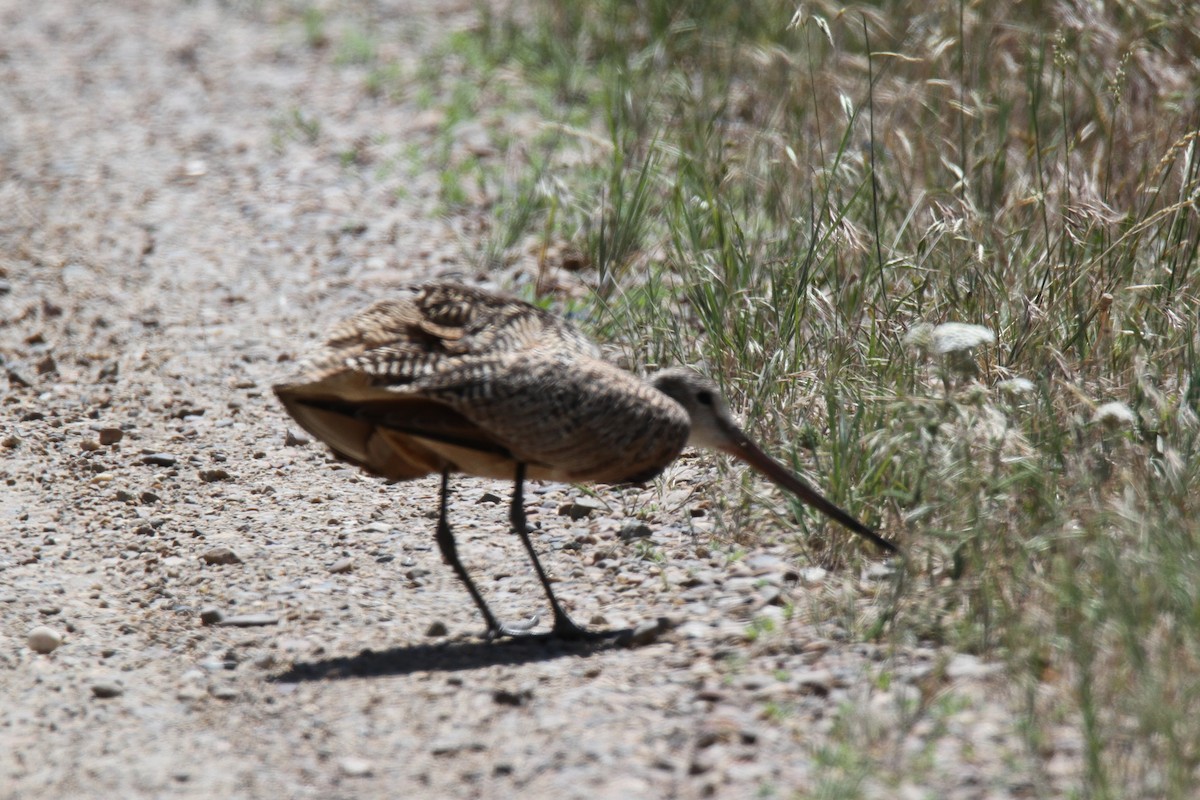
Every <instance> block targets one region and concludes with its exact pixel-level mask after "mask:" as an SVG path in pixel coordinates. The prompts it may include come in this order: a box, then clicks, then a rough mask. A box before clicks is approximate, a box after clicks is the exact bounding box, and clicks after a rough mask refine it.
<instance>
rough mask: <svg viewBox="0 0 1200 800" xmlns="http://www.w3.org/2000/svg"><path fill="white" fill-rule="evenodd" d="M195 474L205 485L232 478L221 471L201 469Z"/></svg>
mask: <svg viewBox="0 0 1200 800" xmlns="http://www.w3.org/2000/svg"><path fill="white" fill-rule="evenodd" d="M196 474H197V475H199V476H200V480H202V481H204V482H205V483H216V482H217V481H227V480H231V479H232V478H233V476H232V475H230V474H229V473H228V472H226V471H225V470H223V469H202V470H200V471H199V472H198V473H196Z"/></svg>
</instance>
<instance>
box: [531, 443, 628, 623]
mask: <svg viewBox="0 0 1200 800" xmlns="http://www.w3.org/2000/svg"><path fill="white" fill-rule="evenodd" d="M509 518H510V519H511V520H512V525H513V529H514V530H515V531H516V532H517V535H518V536H520V537H521V543H522V544H524V545H525V550H526V551H528V552H529V558H530V560H532V561H533V568H534V569H535V570H537V576H538V580H540V581H541V582H542V588H543V589H545V590H546V597H547V599H549V600H550V608H551V610H552V611H553V612H554V629H553V630H552V631H551V634H552V635H553V636H557V637H558V638H560V639H605V638H609V637H610V636H611V634H607V633H596V632H594V631H589V630H587V629H586V628H581V627H580V626H579V625H577V624H575V622H574V620H572V619H571V618H570V617H569V616H568V615H567V612H566V611H563V608H562V606H560V605H559V604H558V598H557V597H555V596H554V590H553V589H551V588H550V579H549V578H548V577H546V571H545V570H544V569H542V562H541V561H539V560H538V556H537V551H536V550H534V549H533V542H531V541H530V540H529V525H528V523H526V521H525V465H524V464H517V477H516V483H515V485H514V486H513V496H512V509H511V514H510V516H509Z"/></svg>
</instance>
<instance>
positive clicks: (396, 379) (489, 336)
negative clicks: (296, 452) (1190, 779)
mask: <svg viewBox="0 0 1200 800" xmlns="http://www.w3.org/2000/svg"><path fill="white" fill-rule="evenodd" d="M275 392H276V394H277V395H278V397H279V399H280V400H281V401H282V402H283V404H284V407H285V408H286V409H287V410H288V412H289V413H290V414H291V415H292V416H293V417H294V418H295V419H296V421H297V422H298V423H299V424H300V425H301V426H302V427H303V428H305V429H306V430H307V431H309V432H310V433H312V434H313V435H314V436H316V437H317V438H319V439H321V440H322V441H324V442H325V443H326V444H328V445H329V447H330V448H331V449H332V450H333V451H334V453H336V454H337V455H338V456H339V457H340V458H342V459H344V460H346V461H349V462H351V463H353V464H356V465H358V466H359V467H361V468H363V469H364V470H367V471H369V472H372V473H375V474H377V475H382V476H384V477H386V478H391V479H393V480H406V479H410V478H417V477H421V476H423V475H428V474H431V473H440V474H441V475H442V495H441V516H440V518H439V523H438V534H437V535H438V539H437V540H438V544H439V546H440V547H441V550H442V554H443V556H444V557H445V559H446V561H447V562H448V563H449V564H450V565H451V566H452V567H453V568H454V570H455V572H456V574H457V575H458V577H459V578H460V579H461V580H462V581H463V583H464V584H465V585H466V587H467V589H468V591H470V593H471V596H472V598H473V599H474V600H475V602H476V605H477V606H478V607H479V609H480V611H481V613H482V614H483V616H484V618H485V620H486V621H487V624H488V633H489V635H493V636H494V635H502V634H503V635H512V634H517V633H521V632H522V631H520V630H517V629H514V628H510V627H505V626H503V625H501V624H500V623H499V622H498V621H497V620H496V618H495V617H494V616H493V615H492V613H491V611H490V610H489V609H488V607H487V604H486V603H485V602H484V601H483V598H482V596H481V595H480V594H479V592H478V590H477V589H476V588H475V586H474V584H473V583H472V581H471V579H470V577H469V576H468V575H467V572H466V570H465V568H463V566H462V563H461V562H460V561H459V559H458V556H457V553H456V548H455V544H454V540H453V536H452V535H451V533H450V528H449V524H448V522H447V520H446V513H445V511H446V493H447V488H448V480H449V475H450V474H451V473H454V472H462V473H467V474H470V475H477V476H481V477H488V478H499V479H503V480H514V481H515V483H516V486H515V489H514V494H513V502H512V506H511V513H512V521H513V525H514V527H515V528H516V531H517V533H518V534H519V535H520V536H521V538H522V541H523V542H524V543H525V545H526V548H527V549H528V551H529V554H530V556H531V558H532V559H533V562H534V566H535V568H536V569H537V572H538V576H539V578H540V579H541V580H542V584H543V587H544V588H545V590H546V594H547V596H548V597H549V600H550V604H551V607H552V609H553V611H554V630H553V633H554V634H555V635H558V636H563V637H574V638H581V637H585V636H590V635H592V634H589V633H588V632H586V631H584V630H583V629H581V628H579V627H578V626H577V625H575V623H573V622H572V621H571V620H570V618H569V617H568V616H567V615H566V613H565V612H563V610H562V609H561V608H560V607H559V604H558V601H557V599H556V598H555V597H554V593H553V591H552V590H551V588H550V584H549V581H548V580H547V578H546V576H545V573H544V572H543V570H542V568H541V564H540V563H538V560H537V556H536V553H535V552H534V550H533V546H532V544H531V543H530V542H529V539H528V535H527V533H526V531H525V519H524V510H523V507H522V505H523V504H522V490H523V482H524V480H525V478H536V479H544V480H559V481H571V482H600V483H619V482H626V481H644V480H648V479H650V478H652V477H654V476H655V475H657V474H658V473H659V472H661V471H662V470H663V469H664V468H665V467H666V465H667V464H669V463H670V462H671V461H673V460H674V459H675V458H676V457H677V456H678V455H679V453H680V451H681V450H682V449H683V447H684V446H685V445H686V444H688V443H691V444H694V445H698V446H704V447H712V448H715V449H719V450H722V451H724V452H727V453H730V454H732V455H734V456H737V457H738V458H741V459H742V460H744V461H746V462H747V463H749V464H750V465H751V466H754V467H755V468H757V469H758V470H759V471H761V472H763V473H764V474H765V475H767V476H768V477H769V478H771V479H772V480H774V481H775V482H776V483H778V484H780V485H781V486H783V487H784V488H786V489H788V490H790V491H792V492H794V493H796V494H797V495H798V496H800V498H801V499H802V500H804V501H805V502H807V503H809V504H810V505H812V506H814V507H815V508H817V509H819V510H820V511H822V512H823V513H825V514H827V515H829V516H831V517H833V518H834V519H836V520H838V521H839V522H841V523H842V524H843V525H845V526H847V527H849V528H850V529H852V530H854V531H855V532H857V533H859V534H861V535H863V536H865V537H866V538H868V539H870V540H871V541H873V542H874V543H875V544H877V545H879V546H880V547H882V548H884V549H885V550H888V551H892V552H894V551H895V550H896V548H895V546H894V545H892V544H891V543H889V542H887V541H886V540H884V539H882V538H881V537H879V535H878V534H876V533H875V532H874V531H873V530H871V529H870V528H868V527H867V526H865V525H863V524H862V523H861V522H859V521H858V520H856V519H855V518H854V517H852V516H850V515H849V514H848V513H846V512H845V511H843V510H842V509H840V508H838V507H837V506H836V505H834V504H833V503H831V502H830V501H828V500H827V499H825V498H824V497H823V496H821V495H820V494H819V493H818V492H817V491H816V490H814V489H813V488H812V487H811V486H809V485H808V484H807V483H806V482H805V481H803V480H802V479H800V478H799V477H798V476H796V475H794V474H792V473H791V472H790V471H789V470H787V469H786V468H784V467H783V466H782V465H780V464H778V463H777V462H775V461H774V460H772V459H771V458H770V457H769V456H767V455H766V454H765V453H763V452H762V451H761V450H759V449H758V447H757V446H756V445H755V444H754V443H753V442H752V441H750V439H748V438H747V437H746V436H745V434H743V433H742V432H741V430H740V429H739V428H738V427H737V425H736V424H735V423H734V422H733V419H732V417H731V416H730V414H729V412H728V410H727V409H726V407H725V403H724V401H723V400H722V399H721V397H720V394H719V393H718V391H717V387H716V385H715V384H713V383H712V381H710V380H708V379H707V378H704V377H702V376H700V375H698V374H696V373H694V372H691V371H688V370H678V369H675V370H665V371H663V372H660V373H657V374H655V375H653V376H651V378H650V380H649V381H644V380H642V379H640V378H638V377H636V376H635V375H633V374H631V373H629V372H626V371H625V370H622V369H620V368H618V367H616V366H614V365H612V364H610V363H608V362H606V361H604V360H603V359H601V357H600V351H599V348H598V347H597V346H596V345H595V344H594V343H592V342H591V341H590V340H588V339H587V337H585V336H584V335H583V334H582V333H580V332H579V331H578V330H576V329H575V328H574V326H572V325H570V324H569V323H567V322H566V321H564V320H562V319H559V318H557V317H555V316H553V315H551V314H549V313H547V312H545V311H543V310H541V309H539V308H536V307H535V306H532V305H530V304H528V303H525V302H522V301H520V300H517V299H516V298H513V297H509V296H506V295H500V294H494V293H491V292H487V291H484V290H482V289H478V288H473V287H468V286H463V285H461V284H457V283H450V282H434V283H426V284H420V285H415V286H411V287H408V288H407V289H405V290H404V291H402V292H401V293H400V294H399V295H398V296H397V297H395V298H392V299H389V300H383V301H380V302H377V303H375V304H374V305H372V306H370V307H369V308H367V309H365V310H363V311H362V312H360V313H358V314H356V315H354V316H352V317H350V318H349V319H347V320H346V321H345V322H343V323H341V324H340V325H338V326H337V327H335V328H334V329H333V331H332V332H331V334H330V335H329V338H328V339H327V340H326V341H325V343H324V345H323V346H322V347H321V348H319V349H318V350H317V351H316V352H315V353H314V354H313V355H312V356H311V357H310V358H309V359H308V360H307V361H306V366H305V369H304V374H303V376H302V377H301V379H300V380H298V381H296V382H294V383H288V384H282V385H279V386H276V387H275Z"/></svg>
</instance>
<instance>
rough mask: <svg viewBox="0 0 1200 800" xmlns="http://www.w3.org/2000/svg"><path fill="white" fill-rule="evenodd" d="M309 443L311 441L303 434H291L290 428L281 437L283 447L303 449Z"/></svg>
mask: <svg viewBox="0 0 1200 800" xmlns="http://www.w3.org/2000/svg"><path fill="white" fill-rule="evenodd" d="M311 441H312V439H310V438H308V437H307V436H305V435H304V434H302V433H295V432H293V431H292V429H291V428H289V429H288V431H287V433H285V434H284V436H283V446H284V447H304V446H305V445H307V444H309V443H310V442H311Z"/></svg>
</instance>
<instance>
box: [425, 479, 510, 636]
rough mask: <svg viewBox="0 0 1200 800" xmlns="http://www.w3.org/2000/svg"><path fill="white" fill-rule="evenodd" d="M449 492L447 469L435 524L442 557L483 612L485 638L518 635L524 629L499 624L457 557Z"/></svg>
mask: <svg viewBox="0 0 1200 800" xmlns="http://www.w3.org/2000/svg"><path fill="white" fill-rule="evenodd" d="M449 494H450V472H449V470H443V471H442V494H441V501H440V505H439V509H438V524H437V543H438V549H440V550H441V551H442V558H443V560H445V562H446V563H447V564H449V565H450V568H451V569H453V570H454V574H455V575H457V576H458V579H459V580H460V581H462V582H463V585H464V586H466V587H467V591H468V592H470V593H471V599H472V600H474V601H475V605H476V606H478V608H479V612H480V613H481V614H483V619H484V622H486V623H487V638H489V639H492V638H495V637H497V636H520V635H521V634H523V633H525V632H526V631H525V630H524V629H522V628H513V627H508V626H506V625H501V624H500V621H499V620H497V619H496V617H495V615H494V614H492V611H491V609H490V608H488V605H487V603H486V602H484V599H483V595H482V594H480V593H479V590H478V589H476V588H475V583H474V582H473V581H472V580H471V576H470V575H468V574H467V568H466V567H464V566H463V563H462V561H460V560H459V558H458V546H457V545H456V544H455V543H454V534H453V533H451V531H450V522H449V520H448V519H447V512H446V499H447V496H448V495H449Z"/></svg>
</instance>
